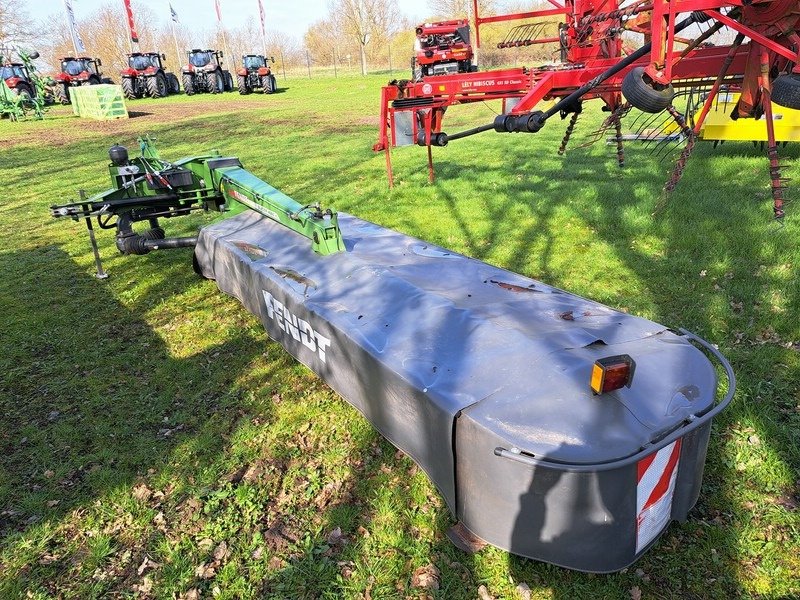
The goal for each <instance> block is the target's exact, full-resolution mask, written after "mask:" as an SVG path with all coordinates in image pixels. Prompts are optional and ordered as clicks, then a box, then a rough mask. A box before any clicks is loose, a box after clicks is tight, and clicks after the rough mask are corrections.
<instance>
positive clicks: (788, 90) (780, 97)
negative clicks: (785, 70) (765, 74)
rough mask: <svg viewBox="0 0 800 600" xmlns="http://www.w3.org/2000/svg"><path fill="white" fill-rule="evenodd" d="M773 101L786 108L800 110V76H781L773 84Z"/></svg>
mask: <svg viewBox="0 0 800 600" xmlns="http://www.w3.org/2000/svg"><path fill="white" fill-rule="evenodd" d="M772 101H773V102H774V103H775V104H778V105H780V106H783V107H784V108H793V109H794V110H798V109H800V75H798V74H795V73H790V74H788V75H780V76H778V77H776V78H775V81H773V82H772Z"/></svg>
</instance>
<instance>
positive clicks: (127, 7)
mask: <svg viewBox="0 0 800 600" xmlns="http://www.w3.org/2000/svg"><path fill="white" fill-rule="evenodd" d="M122 1H123V2H124V3H125V12H126V13H128V29H129V30H130V32H131V41H132V42H133V43H134V44H138V43H139V34H138V33H136V25H135V24H134V22H133V10H131V0H122Z"/></svg>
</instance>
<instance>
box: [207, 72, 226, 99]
mask: <svg viewBox="0 0 800 600" xmlns="http://www.w3.org/2000/svg"><path fill="white" fill-rule="evenodd" d="M206 90H207V91H209V92H211V93H212V94H221V93H222V92H224V91H225V76H224V75H223V74H222V71H221V70H219V69H217V70H216V71H214V72H213V73H208V75H207V76H206Z"/></svg>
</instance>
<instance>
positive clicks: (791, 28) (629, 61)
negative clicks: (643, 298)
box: [373, 0, 800, 219]
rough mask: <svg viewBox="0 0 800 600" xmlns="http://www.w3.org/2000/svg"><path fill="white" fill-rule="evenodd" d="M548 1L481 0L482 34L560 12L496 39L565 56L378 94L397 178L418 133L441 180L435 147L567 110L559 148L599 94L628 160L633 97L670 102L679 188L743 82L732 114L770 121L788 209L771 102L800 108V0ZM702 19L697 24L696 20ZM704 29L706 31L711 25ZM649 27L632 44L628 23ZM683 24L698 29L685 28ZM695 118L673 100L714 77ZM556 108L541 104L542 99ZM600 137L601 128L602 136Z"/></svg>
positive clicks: (772, 155) (778, 184) (637, 29)
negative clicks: (397, 151)
mask: <svg viewBox="0 0 800 600" xmlns="http://www.w3.org/2000/svg"><path fill="white" fill-rule="evenodd" d="M548 2H549V3H550V4H552V5H553V7H552V8H548V9H545V10H537V11H531V12H523V13H513V14H507V15H494V16H488V17H481V16H480V15H479V14H478V7H477V0H473V3H474V13H473V14H475V22H474V27H475V40H476V45H477V46H478V47H480V27H481V26H482V25H486V24H490V23H498V22H505V21H514V20H523V19H541V18H547V17H554V16H558V17H560V18H561V19H563V21H562V22H560V23H559V25H558V36H556V37H554V36H552V35H550V36H547V35H546V33H547V31H548V30H550V31H552V29H551V28H548V27H546V26H544V24H542V23H534V24H524V25H520V26H517V27H514V28H512V29H511V30H510V31H509V33H508V34H507V35H506V37H505V39H504V40H503V41H502V42H500V44H499V46H500V47H519V46H528V45H532V44H544V43H558V44H559V48H560V61H559V62H558V63H556V64H551V65H545V66H541V67H537V68H533V69H527V68H524V67H523V68H514V69H501V70H493V71H483V72H474V73H459V74H451V75H441V76H436V77H423V78H421V79H419V80H417V81H408V80H400V81H392V82H390V83H389V84H388V85H387V86H385V87H383V89H382V92H381V114H380V123H381V126H380V133H379V137H378V141H377V143H376V144H375V145H374V146H373V149H374V150H375V151H383V152H385V155H386V169H387V174H388V177H389V183H390V185H392V184H393V174H392V164H391V148H392V147H393V146H402V145H409V144H414V143H416V144H417V145H420V146H425V147H427V150H428V174H429V179H430V180H431V181H433V177H434V169H433V155H432V147H433V146H440V147H441V146H445V145H447V144H448V143H449V142H451V141H453V140H457V139H461V138H465V137H469V136H472V135H476V134H478V133H481V132H485V131H490V130H492V131H496V132H501V133H511V132H521V133H535V132H537V131H539V130H540V129H541V128H542V127H543V126H544V125H545V123H546V121H547V120H548V119H549V118H550V117H552V116H553V115H555V114H559V115H560V116H561V118H562V119H563V118H566V117H567V116H570V120H569V123H568V125H567V131H566V133H565V136H564V139H563V141H562V144H561V146H560V148H559V153H563V152H564V150H565V149H566V146H567V143H568V141H569V137H570V135H571V133H572V130H573V129H574V127H575V124H576V121H577V115H578V114H580V112H581V109H582V102H583V101H584V100H589V99H595V98H596V99H600V100H602V102H603V103H604V105H605V106H604V110H607V111H609V112H610V116H609V117H608V119H606V121H605V123H604V125H603V127H602V128H601V129H602V131H605V130H606V129H609V128H611V127H613V128H614V129H615V136H614V137H615V139H616V142H617V154H618V159H619V163H620V165H622V164H623V162H624V154H623V147H622V134H621V126H620V119H621V117H622V115H623V114H624V113H626V112H627V111H628V110H629V109H630V108H631V107H633V108H636V109H639V110H641V111H643V112H647V113H661V112H666V113H667V114H668V115H669V116H670V117H672V119H674V120H675V122H676V124H677V126H678V129H679V130H680V131H682V132H683V134H684V136H683V137H684V138H685V139H686V147H685V148H684V150H683V152H682V153H681V155H680V158H679V159H678V161H677V164H676V166H675V170H674V171H673V174H672V176H671V178H670V180H669V182H668V183H667V185H666V188H667V189H668V190H670V189H672V188H674V187H675V185H676V184H677V182H678V180H679V179H680V176H681V173H682V171H683V168H684V166H685V164H686V160H687V159H688V158H689V155H690V154H691V150H692V148H693V147H694V141H695V136H696V135H697V133H698V132H699V131H700V129H701V127H702V125H703V122H704V120H705V118H706V116H707V114H708V112H709V110H710V108H711V106H712V105H713V103H714V100H715V98H716V96H717V94H718V93H719V91H720V89H721V88H723V86H726V89H736V90H739V91H740V94H741V95H740V99H739V102H738V103H737V105H736V107H735V109H734V111H733V114H732V115H731V117H732V118H733V119H738V118H745V119H747V118H756V119H758V118H761V117H762V115H763V116H764V117H765V120H766V127H767V140H768V141H767V154H768V157H769V162H770V178H771V185H772V197H773V210H774V213H775V217H776V218H778V219H780V218H782V217H783V216H784V208H783V204H784V200H783V190H784V189H785V181H786V180H785V179H784V178H782V177H781V174H780V165H779V162H778V153H777V147H778V145H777V142H776V140H775V132H774V124H773V116H772V102H773V101H774V102H775V103H777V104H779V105H781V106H784V107H787V108H792V109H800V66H798V62H800V61H798V56H799V55H800V35H798V29H800V0H734V1H728V2H723V1H720V0H635V1H634V2H626V1H625V0H623V2H619V1H618V0H564V3H563V4H560V3H559V2H558V1H557V0H548ZM692 25H696V27H691V26H692ZM726 27H727V28H730V29H732V30H734V31H735V32H736V38H735V39H734V41H733V42H732V43H731V44H729V45H724V46H712V45H710V44H709V43H708V40H709V38H711V37H712V36H713V35H714V34H715V33H717V32H719V31H720V30H722V29H723V28H726ZM703 28H705V30H703ZM625 32H633V33H637V34H641V35H643V36H644V42H643V45H641V46H640V47H639V48H638V49H635V48H629V47H628V46H627V45H626V43H625V41H624V40H623V37H622V35H623V33H625ZM679 33H684V34H685V35H691V36H692V37H680V36H679V35H678V34H679ZM709 84H710V86H711V87H710V89H709V90H708V93H707V94H706V96H705V100H704V103H703V107H702V109H701V111H700V114H699V116H698V118H697V119H696V120H695V122H694V123H693V124H687V123H686V122H685V120H684V119H683V117H682V115H681V114H680V113H679V112H678V111H677V110H676V109H675V108H674V106H673V99H674V98H675V95H676V92H675V90H676V89H678V90H681V89H689V88H697V87H699V86H708V85H709ZM498 99H499V100H502V101H503V114H501V115H499V116H498V117H497V118H495V119H494V121H493V122H491V123H487V124H485V125H482V126H479V127H475V128H472V129H468V130H466V131H461V132H458V133H454V134H450V135H448V134H447V133H445V132H444V131H443V130H442V122H443V119H444V114H445V111H446V109H447V108H448V107H450V106H453V105H457V104H466V103H471V102H483V101H487V100H498ZM551 99H552V100H555V101H556V102H555V104H554V105H553V106H552V107H550V108H549V109H547V110H545V111H542V110H535V108H536V106H537V105H538V104H539V103H540V102H541V101H543V100H551ZM598 137H599V136H598Z"/></svg>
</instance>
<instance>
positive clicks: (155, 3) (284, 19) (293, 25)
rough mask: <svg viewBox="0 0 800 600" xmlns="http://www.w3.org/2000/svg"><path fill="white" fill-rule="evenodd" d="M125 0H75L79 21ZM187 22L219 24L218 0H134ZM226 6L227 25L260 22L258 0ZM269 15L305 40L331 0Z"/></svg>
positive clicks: (418, 6)
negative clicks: (172, 10) (217, 20)
mask: <svg viewBox="0 0 800 600" xmlns="http://www.w3.org/2000/svg"><path fill="white" fill-rule="evenodd" d="M107 2H119V3H120V5H121V4H122V2H123V0H72V6H73V8H74V10H75V16H76V17H77V19H78V21H80V20H81V19H84V18H85V17H87V16H88V15H90V14H91V13H92V12H93V11H94V10H96V9H97V8H98V7H99V6H101V5H102V4H105V3H107ZM170 2H171V3H172V7H173V8H174V9H175V12H177V13H178V17H179V19H180V21H181V23H183V24H184V25H186V26H188V27H190V28H192V29H196V30H199V31H205V30H209V29H213V28H214V27H215V25H216V19H217V17H216V13H215V11H214V0H131V5H132V7H133V11H134V17H135V16H136V7H137V6H147V7H148V8H150V10H152V11H153V13H155V14H156V15H158V17H159V18H160V19H161V21H162V22H164V23H166V22H168V21H167V19H168V18H169V3H170ZM219 2H220V6H221V7H222V20H223V22H224V24H225V27H227V28H231V29H232V28H235V27H240V26H241V25H243V24H244V23H245V22H246V21H248V20H253V21H254V22H255V23H256V24H257V23H258V0H219ZM262 3H263V4H264V12H265V14H266V26H267V29H275V30H278V31H283V32H284V33H288V34H290V35H292V36H294V37H296V38H297V39H298V40H302V37H303V33H305V31H306V29H307V28H308V26H309V25H310V24H311V23H313V22H314V21H317V20H319V19H321V18H323V17H324V16H325V15H326V14H327V13H328V3H329V0H300V1H294V2H287V1H286V0H281V1H277V0H262ZM24 4H25V6H26V8H27V9H28V12H29V14H30V15H31V16H32V17H33V18H35V19H43V18H45V17H48V16H50V15H52V14H57V15H58V16H59V17H61V18H63V14H64V4H63V0H25V2H24ZM398 5H399V6H400V10H401V11H402V12H403V13H405V14H406V15H408V16H409V17H411V18H412V19H413V20H417V19H420V20H421V19H424V18H425V17H426V16H427V15H428V13H429V12H430V11H429V10H428V4H427V2H426V0H402V1H400V0H398Z"/></svg>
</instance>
